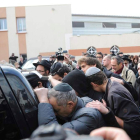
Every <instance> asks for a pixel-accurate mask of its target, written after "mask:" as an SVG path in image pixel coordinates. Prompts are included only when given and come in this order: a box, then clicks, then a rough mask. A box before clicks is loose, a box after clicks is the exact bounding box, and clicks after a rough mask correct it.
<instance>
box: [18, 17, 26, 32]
mask: <svg viewBox="0 0 140 140" xmlns="http://www.w3.org/2000/svg"><path fill="white" fill-rule="evenodd" d="M17 32H18V33H20V32H26V22H25V18H17Z"/></svg>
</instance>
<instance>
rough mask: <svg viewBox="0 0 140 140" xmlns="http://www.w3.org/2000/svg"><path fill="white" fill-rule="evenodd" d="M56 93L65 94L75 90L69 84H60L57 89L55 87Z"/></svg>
mask: <svg viewBox="0 0 140 140" xmlns="http://www.w3.org/2000/svg"><path fill="white" fill-rule="evenodd" d="M53 88H54V89H55V90H56V91H62V92H63V91H64V92H68V91H71V90H73V88H72V87H71V86H70V85H69V84H67V83H60V84H58V85H56V86H55V87H53Z"/></svg>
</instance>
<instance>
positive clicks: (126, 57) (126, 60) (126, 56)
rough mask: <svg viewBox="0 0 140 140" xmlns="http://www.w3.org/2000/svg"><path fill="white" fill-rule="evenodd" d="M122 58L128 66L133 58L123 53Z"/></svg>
mask: <svg viewBox="0 0 140 140" xmlns="http://www.w3.org/2000/svg"><path fill="white" fill-rule="evenodd" d="M122 59H123V64H124V65H125V66H126V67H127V68H129V63H130V62H131V60H130V59H129V56H128V55H123V57H122Z"/></svg>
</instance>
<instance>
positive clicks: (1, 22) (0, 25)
mask: <svg viewBox="0 0 140 140" xmlns="http://www.w3.org/2000/svg"><path fill="white" fill-rule="evenodd" d="M0 30H7V20H6V19H5V18H1V19H0Z"/></svg>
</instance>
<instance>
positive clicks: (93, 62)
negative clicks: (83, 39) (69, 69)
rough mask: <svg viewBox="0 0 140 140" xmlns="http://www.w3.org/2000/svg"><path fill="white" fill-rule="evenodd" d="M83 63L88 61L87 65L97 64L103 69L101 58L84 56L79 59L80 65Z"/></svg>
mask: <svg viewBox="0 0 140 140" xmlns="http://www.w3.org/2000/svg"><path fill="white" fill-rule="evenodd" d="M82 63H86V64H87V65H96V67H97V68H99V69H102V66H101V63H100V62H99V60H97V59H96V58H93V57H82V58H80V59H79V60H78V65H79V66H80V65H81V64H82Z"/></svg>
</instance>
